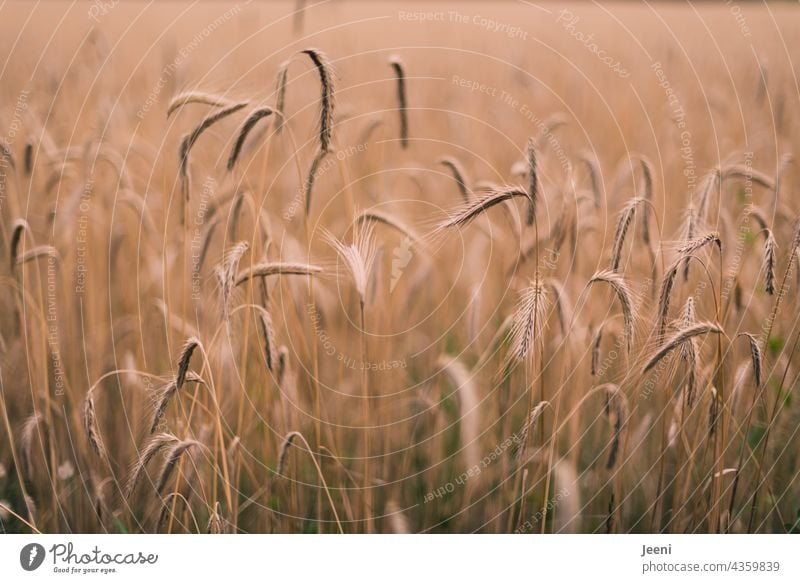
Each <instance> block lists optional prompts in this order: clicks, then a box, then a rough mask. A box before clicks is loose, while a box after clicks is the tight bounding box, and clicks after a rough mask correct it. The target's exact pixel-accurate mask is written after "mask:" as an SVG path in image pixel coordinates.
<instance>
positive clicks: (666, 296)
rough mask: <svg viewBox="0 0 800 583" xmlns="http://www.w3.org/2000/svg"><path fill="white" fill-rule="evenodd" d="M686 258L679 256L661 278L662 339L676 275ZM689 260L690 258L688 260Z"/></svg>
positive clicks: (659, 327) (660, 329)
mask: <svg viewBox="0 0 800 583" xmlns="http://www.w3.org/2000/svg"><path fill="white" fill-rule="evenodd" d="M683 260H684V259H683V258H681V257H679V258H678V259H677V260H675V261H674V262H673V263H672V265H671V266H670V267H669V269H667V271H666V272H665V273H664V278H663V279H662V280H661V291H660V292H659V294H658V337H657V340H660V339H661V338H663V337H664V333H665V332H666V329H667V317H668V315H669V305H670V299H671V297H672V289H673V287H674V286H675V277H676V276H677V275H678V268H679V267H680V265H681V262H682V261H683ZM686 261H687V262H688V259H687V260H686Z"/></svg>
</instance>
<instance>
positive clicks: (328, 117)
mask: <svg viewBox="0 0 800 583" xmlns="http://www.w3.org/2000/svg"><path fill="white" fill-rule="evenodd" d="M301 52H302V54H304V55H308V58H309V59H311V62H312V63H314V67H316V68H317V73H318V74H319V82H320V86H321V93H320V98H319V109H320V112H319V149H320V150H322V151H324V152H327V151H329V150H330V149H331V139H332V136H333V107H334V93H333V68H332V67H331V64H330V62H329V61H328V58H327V57H326V56H325V54H324V53H323V52H322V51H319V50H317V49H306V50H304V51H301Z"/></svg>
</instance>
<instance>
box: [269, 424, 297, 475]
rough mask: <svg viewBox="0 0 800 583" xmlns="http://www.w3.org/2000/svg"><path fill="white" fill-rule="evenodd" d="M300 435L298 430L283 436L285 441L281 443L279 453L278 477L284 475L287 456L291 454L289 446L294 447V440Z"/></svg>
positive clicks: (276, 473)
mask: <svg viewBox="0 0 800 583" xmlns="http://www.w3.org/2000/svg"><path fill="white" fill-rule="evenodd" d="M299 435H300V433H298V432H297V431H291V432H290V433H288V434H287V435H286V437H284V438H283V443H281V449H280V452H279V453H278V465H277V467H276V469H275V475H276V477H280V476H283V472H284V470H285V469H286V458H287V456H288V455H289V448H290V447H292V442H293V441H294V440H295V439H296V438H297V437H298V436H299Z"/></svg>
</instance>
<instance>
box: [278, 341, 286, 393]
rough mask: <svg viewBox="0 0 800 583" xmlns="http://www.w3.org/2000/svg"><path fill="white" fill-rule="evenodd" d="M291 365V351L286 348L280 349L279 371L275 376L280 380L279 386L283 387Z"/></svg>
mask: <svg viewBox="0 0 800 583" xmlns="http://www.w3.org/2000/svg"><path fill="white" fill-rule="evenodd" d="M288 365H289V349H288V348H286V346H281V347H280V348H278V370H277V374H276V375H275V376H276V377H277V379H278V386H279V387H281V388H284V387H283V380H284V378H286V369H287V367H288Z"/></svg>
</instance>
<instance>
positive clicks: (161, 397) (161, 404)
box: [150, 372, 203, 434]
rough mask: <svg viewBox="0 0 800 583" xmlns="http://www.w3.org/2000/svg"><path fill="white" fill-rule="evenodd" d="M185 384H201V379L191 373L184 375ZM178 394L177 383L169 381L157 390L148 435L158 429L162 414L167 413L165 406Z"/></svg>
mask: <svg viewBox="0 0 800 583" xmlns="http://www.w3.org/2000/svg"><path fill="white" fill-rule="evenodd" d="M184 382H185V383H202V382H203V379H202V378H201V377H200V376H199V375H196V374H194V373H193V372H187V373H186V380H185V381H184ZM177 392H178V383H177V381H174V380H173V381H170V382H168V383H167V384H165V385H164V386H163V387H161V388H160V389H159V390H158V402H157V403H156V407H155V412H154V413H153V421H152V423H151V424H150V433H151V434H153V433H155V432H156V429H158V425H159V424H160V423H161V420H162V419H163V418H164V413H166V412H167V405H169V402H170V400H172V397H173V396H175V394H176V393H177Z"/></svg>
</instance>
